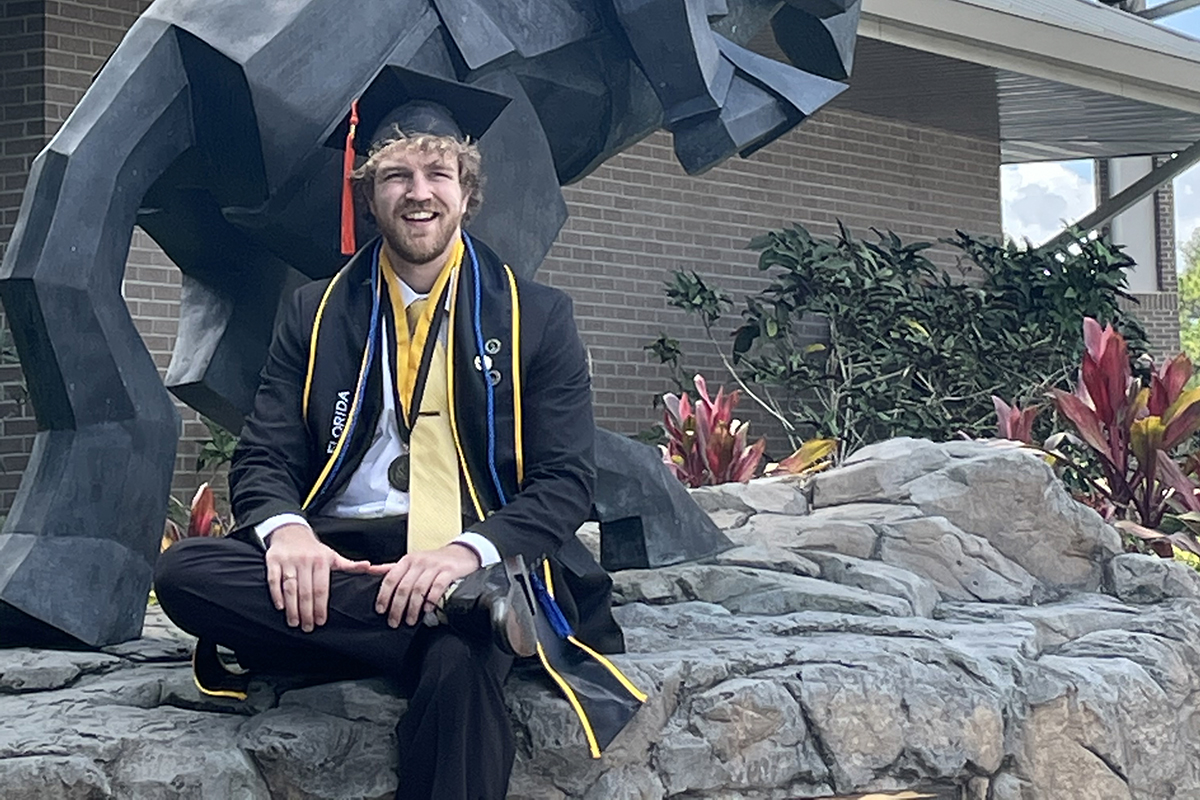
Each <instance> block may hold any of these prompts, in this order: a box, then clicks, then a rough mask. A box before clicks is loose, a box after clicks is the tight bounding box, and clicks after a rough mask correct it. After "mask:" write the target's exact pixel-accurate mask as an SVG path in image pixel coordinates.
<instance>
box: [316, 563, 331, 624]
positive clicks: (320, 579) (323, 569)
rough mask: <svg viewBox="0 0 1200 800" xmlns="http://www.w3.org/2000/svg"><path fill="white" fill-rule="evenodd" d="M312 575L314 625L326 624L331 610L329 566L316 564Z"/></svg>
mask: <svg viewBox="0 0 1200 800" xmlns="http://www.w3.org/2000/svg"><path fill="white" fill-rule="evenodd" d="M312 576H313V577H312V590H313V625H324V624H325V620H326V618H327V616H328V613H327V612H328V610H329V567H327V566H325V565H324V564H314V565H313V573H312Z"/></svg>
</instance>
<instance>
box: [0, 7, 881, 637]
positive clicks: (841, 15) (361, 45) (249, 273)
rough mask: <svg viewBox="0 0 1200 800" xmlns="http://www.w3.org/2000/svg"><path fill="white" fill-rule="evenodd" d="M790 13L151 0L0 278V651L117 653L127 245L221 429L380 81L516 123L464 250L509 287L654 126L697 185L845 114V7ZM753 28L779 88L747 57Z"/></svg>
mask: <svg viewBox="0 0 1200 800" xmlns="http://www.w3.org/2000/svg"><path fill="white" fill-rule="evenodd" d="M789 3H790V5H785V6H783V7H782V9H781V8H780V6H779V4H778V3H776V2H771V0H613V2H611V3H609V1H608V0H386V2H366V3H346V2H344V0H297V1H296V2H289V3H283V4H281V3H257V2H246V0H157V2H155V3H154V4H153V5H151V6H150V8H149V9H148V10H147V11H146V13H145V14H144V15H143V16H142V17H141V18H140V19H139V20H138V21H137V22H136V23H135V24H134V26H133V27H132V28H131V29H130V31H129V33H128V35H127V36H126V37H125V40H124V41H123V42H122V43H121V45H120V46H119V47H118V48H117V50H116V52H115V53H114V54H113V56H112V58H111V59H110V60H109V62H108V63H107V64H106V65H105V67H104V69H103V70H102V71H101V72H100V74H99V75H98V76H97V78H96V81H95V83H94V85H93V86H92V87H91V89H90V90H89V91H88V92H87V94H86V96H85V97H84V98H83V100H82V101H81V102H80V104H79V106H78V108H77V109H76V110H75V112H74V113H73V114H72V115H71V117H70V118H69V119H68V120H67V121H66V123H65V124H64V125H63V127H62V129H61V130H60V131H59V132H58V134H57V135H56V136H55V137H54V139H53V140H52V141H51V142H50V144H49V145H48V146H47V148H46V149H45V150H44V151H43V152H42V154H41V155H39V156H38V158H37V160H36V161H35V162H34V167H33V170H32V173H31V175H30V179H29V183H28V188H27V190H26V195H25V200H24V203H23V205H22V207H21V213H20V217H19V219H18V222H17V225H16V227H15V229H14V231H13V235H12V239H11V241H10V243H9V247H8V250H7V253H6V256H5V260H4V264H3V268H2V270H0V296H2V297H3V301H4V305H5V308H6V310H7V312H8V319H9V322H10V324H11V325H12V328H13V332H14V338H15V340H16V343H17V348H18V351H19V353H20V355H21V360H22V363H23V364H24V365H25V368H26V377H27V381H28V384H29V390H30V395H31V398H32V401H33V404H34V407H35V409H36V412H37V417H38V423H39V428H40V433H39V434H38V436H37V440H36V442H35V446H34V451H33V454H32V457H31V460H30V464H29V467H28V469H27V471H26V473H25V475H24V478H23V480H22V483H21V488H20V490H19V493H18V497H17V500H16V503H15V505H14V506H13V509H12V512H11V513H10V514H9V516H8V519H7V521H6V523H5V526H4V528H3V530H2V531H0V641H3V642H6V643H8V642H12V641H14V638H13V637H14V636H17V634H14V631H15V630H16V628H17V627H20V628H21V631H22V632H21V633H20V634H19V637H23V638H27V639H28V638H37V637H36V636H35V635H34V634H35V633H36V632H37V631H38V630H41V632H42V633H44V634H46V636H47V637H49V638H52V637H53V635H59V636H61V635H62V634H66V635H68V636H69V637H73V638H74V639H76V640H79V641H82V642H84V643H86V644H90V645H101V644H107V643H111V642H117V641H121V640H124V639H128V638H130V637H133V636H136V635H137V633H138V631H139V630H140V625H141V614H142V608H143V605H144V601H145V597H146V591H147V588H148V587H149V582H150V569H151V565H152V563H153V560H154V557H155V554H156V550H157V547H158V540H159V531H160V530H161V526H162V519H163V516H164V513H165V507H166V497H167V492H168V490H169V486H170V480H171V473H172V468H173V465H174V454H175V440H176V437H177V434H178V428H179V420H178V418H177V415H176V413H175V411H174V409H173V406H172V404H171V401H170V399H169V397H168V395H167V393H166V392H165V391H164V389H163V385H162V382H161V381H160V380H159V377H158V374H157V372H156V370H155V367H154V364H153V362H152V361H151V359H150V357H149V355H148V354H147V352H146V349H145V347H144V346H143V344H142V341H141V339H140V337H139V336H138V333H137V331H136V330H135V328H134V326H133V323H132V321H131V319H130V317H129V313H128V311H127V308H126V306H125V303H124V300H123V299H122V297H121V278H122V274H123V271H124V264H125V258H126V255H127V251H128V247H129V241H130V236H131V234H132V230H133V227H134V225H135V224H139V225H141V226H142V227H143V228H144V229H145V230H146V231H147V232H148V233H149V234H150V235H151V236H152V237H153V238H154V239H155V240H156V241H157V242H158V243H159V244H160V245H161V246H162V248H163V249H164V250H165V251H166V253H167V254H168V255H169V256H170V257H171V259H172V260H173V261H174V262H175V263H176V264H177V265H179V267H180V269H181V270H182V272H183V281H184V288H183V301H182V308H181V316H180V328H179V337H178V341H177V345H176V350H175V356H174V358H173V360H172V364H171V366H170V369H169V371H168V375H167V383H168V386H169V387H170V388H171V389H172V391H174V392H175V393H176V394H177V395H178V396H179V397H180V398H182V399H183V400H184V401H185V402H187V403H188V404H189V405H192V406H193V407H195V408H197V409H198V410H200V411H201V412H203V413H205V414H207V415H209V416H211V417H213V418H214V419H216V420H217V421H219V422H221V423H222V424H223V425H225V426H226V427H229V428H231V429H234V430H236V429H237V428H238V427H240V423H241V417H242V414H243V413H245V412H246V410H247V409H248V408H249V406H250V403H251V400H252V398H253V393H254V388H255V383H256V377H257V374H258V370H259V368H260V367H261V365H262V363H263V361H264V359H265V354H266V348H267V344H268V343H269V340H270V335H271V329H272V324H273V319H274V312H275V309H276V308H277V306H278V304H279V301H280V297H281V296H286V294H287V293H288V290H289V289H290V288H291V287H294V286H295V285H297V284H298V283H300V282H302V281H304V280H308V279H312V278H321V277H325V276H328V275H330V274H332V273H333V272H335V271H336V270H337V269H338V267H339V266H340V265H341V263H342V261H343V259H342V257H341V256H340V255H339V253H338V242H339V236H338V227H337V226H338V191H339V187H340V178H341V174H340V170H341V155H340V154H339V153H338V152H336V151H335V150H333V149H331V148H329V147H326V146H324V143H325V142H326V140H327V139H328V138H329V137H330V136H331V134H332V133H333V132H334V131H335V130H336V129H337V127H338V125H339V123H341V122H342V121H343V120H344V119H345V117H346V114H347V111H348V109H349V107H350V103H351V101H352V100H353V99H354V98H355V97H357V96H359V95H360V94H362V92H363V91H364V90H366V88H367V87H368V86H370V85H371V84H372V82H373V81H374V80H375V79H376V78H377V77H378V76H379V75H380V74H381V72H382V71H383V70H384V69H385V68H386V67H387V66H388V65H398V66H405V67H408V68H410V69H416V70H419V71H423V72H426V73H429V74H433V75H438V76H441V77H444V78H449V79H453V80H457V81H461V82H465V83H472V84H479V85H481V86H485V87H487V88H490V89H493V90H496V91H499V92H502V93H504V94H507V95H509V96H510V97H512V98H513V101H514V102H512V103H511V104H510V105H509V107H508V109H507V110H506V111H505V112H504V114H503V115H502V116H501V118H500V119H499V120H498V121H497V123H496V124H495V125H493V127H492V128H491V130H490V131H489V132H488V134H487V136H485V137H484V138H483V140H482V141H481V142H480V146H481V148H482V149H483V151H484V157H485V159H486V164H487V171H488V177H489V182H488V186H487V201H486V202H485V203H484V205H483V210H482V212H481V214H480V216H479V217H478V219H476V220H474V221H473V223H472V226H471V227H472V230H473V231H474V232H475V233H477V234H479V235H480V236H481V237H482V238H483V239H485V240H486V241H488V242H489V244H491V245H492V246H493V247H494V249H496V251H497V252H499V253H500V254H501V255H502V256H503V257H504V258H505V259H506V260H507V261H508V262H509V263H510V264H512V265H513V267H514V268H515V269H516V270H517V271H519V272H521V273H522V274H525V275H529V274H532V273H533V271H534V270H536V268H537V267H538V265H539V264H540V263H541V261H542V259H543V257H544V256H545V254H546V252H547V251H548V250H549V248H550V246H551V244H552V243H553V241H554V239H555V237H556V236H557V234H558V230H559V228H560V227H561V226H562V224H563V222H564V221H565V220H566V215H567V213H566V204H565V203H564V201H563V198H562V194H561V191H560V189H559V187H560V185H563V184H566V183H569V182H571V181H575V180H579V179H580V178H582V177H584V176H585V175H587V174H588V172H590V171H591V170H593V169H595V168H596V167H597V166H598V165H599V164H601V163H603V161H604V160H605V159H607V158H608V157H610V156H612V155H613V154H615V153H618V152H620V151H621V150H623V149H625V148H627V147H629V146H630V145H632V144H634V143H636V142H637V141H639V140H640V139H642V138H644V137H645V136H647V135H649V134H650V133H652V132H653V131H655V130H657V129H658V128H660V127H665V128H667V130H669V131H671V132H672V133H673V135H674V138H675V151H676V155H677V156H678V158H679V161H680V163H681V164H682V165H683V166H684V168H685V169H686V170H687V171H688V172H692V173H695V172H701V171H703V170H705V169H708V168H710V167H712V166H714V165H716V164H718V163H720V162H721V161H722V160H724V159H725V158H728V157H729V156H731V155H733V154H734V153H742V154H747V153H750V152H752V151H753V150H755V149H757V148H758V147H761V146H763V145H765V144H767V143H769V142H770V141H773V140H774V139H775V138H777V137H778V136H780V135H782V134H783V133H785V132H786V131H788V130H790V129H791V128H792V127H793V126H795V125H796V124H798V123H799V122H801V121H802V120H803V119H804V118H805V117H806V116H808V115H810V114H812V113H813V112H814V111H815V110H816V109H818V108H819V107H820V106H821V105H823V104H824V103H825V102H827V101H828V100H830V99H831V98H832V97H834V96H835V95H837V94H838V93H839V92H841V91H842V90H843V89H845V85H844V84H842V83H839V82H837V80H836V79H839V78H844V77H845V76H846V75H847V74H848V73H849V67H850V58H851V56H852V50H853V47H852V45H853V32H854V30H855V29H856V26H857V19H858V5H857V2H840V0H789ZM777 10H778V11H779V14H781V15H784V17H785V18H786V20H790V22H786V24H784V23H781V26H782V27H785V28H786V27H788V26H791V28H796V27H797V26H799V27H800V28H802V29H803V31H805V32H804V36H805V37H807V38H806V39H805V41H806V42H809V44H808V45H806V46H805V47H802V48H801V49H800V51H799V54H797V52H792V51H791V50H789V49H788V47H787V45H786V44H783V47H784V49H785V51H786V52H791V53H792V57H793V58H797V59H798V60H800V59H802V60H803V69H795V68H792V67H788V66H786V65H783V64H780V63H777V62H774V61H770V60H769V59H766V58H763V57H761V56H758V55H756V54H754V53H752V52H750V51H749V50H746V49H745V47H746V45H748V44H749V42H750V41H751V39H753V38H754V36H755V35H756V34H757V33H758V32H759V31H760V30H762V29H763V28H764V27H765V26H766V25H768V24H769V23H770V22H771V18H772V15H773V14H774V12H776V11H777ZM779 27H780V26H777V29H778V28H779ZM793 49H794V48H793ZM368 233H370V231H369V229H368V226H367V225H366V223H365V221H364V222H363V223H362V225H361V228H360V234H362V235H366V234H368ZM360 241H364V239H362V238H360ZM12 620H18V621H19V622H20V625H19V626H18V625H17V624H16V623H14V622H11V621H12ZM31 631H32V633H31Z"/></svg>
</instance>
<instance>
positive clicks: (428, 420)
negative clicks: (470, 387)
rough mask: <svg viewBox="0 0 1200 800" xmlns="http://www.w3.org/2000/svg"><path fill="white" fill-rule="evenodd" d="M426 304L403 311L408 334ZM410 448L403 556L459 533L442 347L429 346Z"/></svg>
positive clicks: (455, 469) (458, 501) (414, 304)
mask: <svg viewBox="0 0 1200 800" xmlns="http://www.w3.org/2000/svg"><path fill="white" fill-rule="evenodd" d="M428 302H429V301H428V299H422V300H415V301H413V302H412V303H410V304H409V306H408V308H406V309H405V310H404V313H405V316H406V317H408V326H409V331H410V333H411V331H413V330H415V328H416V325H417V321H418V320H420V318H421V314H422V312H424V310H425V306H426V305H427V304H428ZM429 335H430V336H434V337H436V336H437V335H438V332H437V331H433V330H431V331H430V332H429ZM409 448H410V454H409V472H410V475H411V477H410V480H409V495H408V498H409V507H408V552H410V553H415V552H417V551H419V550H435V549H437V548H439V547H442V546H443V545H447V544H449V543H450V542H452V541H453V540H454V539H455V537H457V536H458V535H459V534H460V533H462V499H461V497H460V495H459V485H458V458H457V455H456V450H455V447H454V435H453V434H452V433H451V431H450V406H449V401H448V398H447V394H446V348H445V346H444V345H443V344H442V343H441V342H438V343H437V344H436V345H435V346H434V350H433V359H432V360H431V361H430V364H429V377H428V378H427V379H426V381H425V392H424V394H423V396H422V397H421V413H420V415H419V416H418V417H417V423H416V425H414V426H413V429H412V434H411V436H410V437H409Z"/></svg>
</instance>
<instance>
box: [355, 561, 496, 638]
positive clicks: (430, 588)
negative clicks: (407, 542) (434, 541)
mask: <svg viewBox="0 0 1200 800" xmlns="http://www.w3.org/2000/svg"><path fill="white" fill-rule="evenodd" d="M477 569H479V556H477V555H476V554H475V551H474V550H472V549H471V548H469V547H466V546H465V545H461V544H448V545H446V546H444V547H439V548H438V549H437V550H424V551H422V552H419V553H409V554H408V555H406V556H404V557H403V558H401V559H400V560H399V561H397V562H396V563H394V564H375V565H373V566H372V567H371V568H370V570H369V571H370V573H371V574H372V575H383V576H384V578H383V583H382V584H380V586H379V594H378V596H376V598H375V610H376V611H378V612H379V613H380V614H383V613H385V612H386V613H387V615H388V620H387V621H388V625H391V626H392V627H393V628H398V627H400V622H401V621H402V620H403V621H405V622H407V623H408V624H409V625H416V624H417V620H419V619H420V618H421V612H422V611H424V610H425V609H426V608H427V607H428V608H434V607H435V606H437V603H438V601H439V600H441V599H442V595H443V594H445V593H446V588H447V587H448V586H450V584H452V583H454V582H455V581H456V580H458V579H459V578H465V577H466V576H468V575H470V574H471V573H472V572H474V571H475V570H477Z"/></svg>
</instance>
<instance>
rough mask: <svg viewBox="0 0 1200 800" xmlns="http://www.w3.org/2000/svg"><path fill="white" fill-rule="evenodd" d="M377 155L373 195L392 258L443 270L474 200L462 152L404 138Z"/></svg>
mask: <svg viewBox="0 0 1200 800" xmlns="http://www.w3.org/2000/svg"><path fill="white" fill-rule="evenodd" d="M372 161H374V169H373V173H374V175H373V186H372V187H371V191H370V193H369V194H368V197H367V200H368V205H369V206H370V209H371V213H372V214H373V215H374V217H375V222H376V224H377V225H378V227H379V232H380V233H381V234H383V238H384V241H385V242H386V244H387V246H388V248H389V250H390V252H389V254H388V255H389V257H390V258H391V260H392V263H393V264H394V265H395V266H396V267H397V268H401V269H403V268H404V267H412V268H417V267H422V266H424V265H431V266H434V265H436V267H437V268H438V269H439V270H440V268H441V265H442V263H443V262H444V261H445V258H446V256H447V255H448V254H449V252H450V245H451V244H452V243H453V242H454V240H455V239H456V238H457V237H458V236H460V235H461V232H462V223H463V219H464V217H465V216H466V213H467V206H468V204H469V202H470V193H469V192H468V191H465V190H464V188H463V185H462V182H461V180H460V175H459V160H458V158H457V156H456V155H455V154H454V153H453V152H451V151H449V150H447V149H444V148H425V147H420V146H417V145H416V143H415V142H407V141H399V142H396V143H394V144H392V145H391V146H389V147H388V148H386V149H385V150H383V151H381V152H380V153H378V154H377V155H376V156H374V157H373V158H372ZM397 262H399V263H397Z"/></svg>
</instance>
